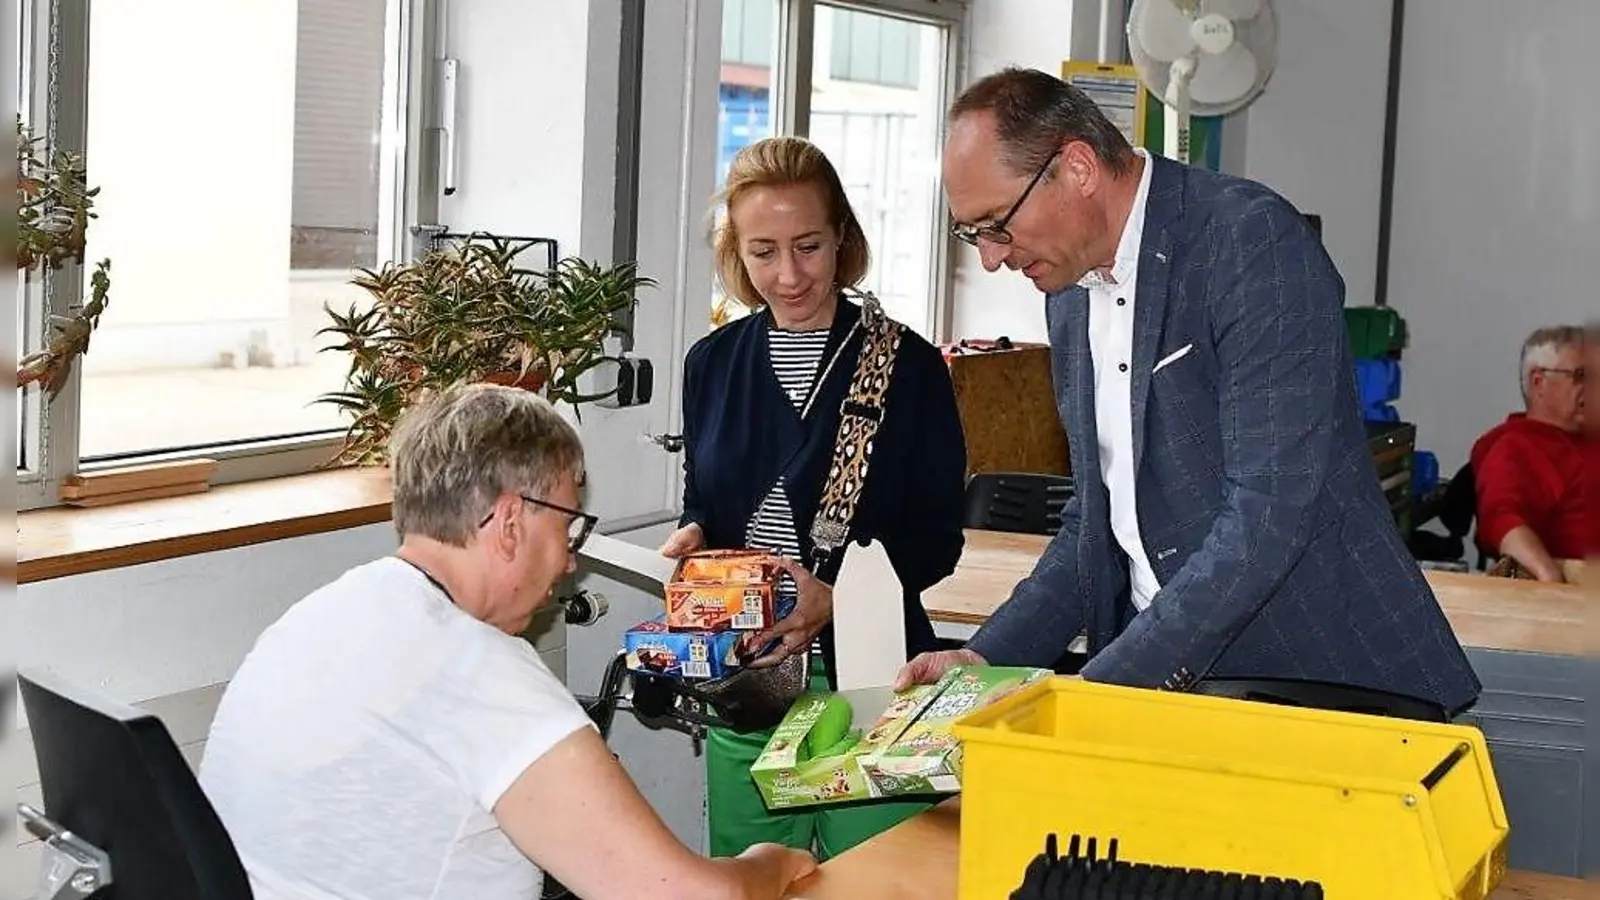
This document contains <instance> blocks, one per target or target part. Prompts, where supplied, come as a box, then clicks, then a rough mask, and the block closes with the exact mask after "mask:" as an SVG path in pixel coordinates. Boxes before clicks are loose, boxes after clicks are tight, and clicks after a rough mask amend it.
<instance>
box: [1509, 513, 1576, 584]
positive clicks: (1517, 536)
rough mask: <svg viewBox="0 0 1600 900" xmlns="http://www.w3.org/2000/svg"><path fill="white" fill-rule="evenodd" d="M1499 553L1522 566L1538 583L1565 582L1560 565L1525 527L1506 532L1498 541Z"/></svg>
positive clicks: (1541, 542)
mask: <svg viewBox="0 0 1600 900" xmlns="http://www.w3.org/2000/svg"><path fill="white" fill-rule="evenodd" d="M1500 553H1501V555H1503V556H1509V557H1511V558H1512V559H1514V560H1516V561H1517V562H1519V563H1521V564H1522V567H1523V568H1524V569H1527V570H1528V571H1529V572H1530V573H1532V575H1533V577H1534V578H1537V579H1538V580H1540V581H1566V580H1567V579H1566V574H1565V573H1564V572H1562V571H1561V564H1560V563H1559V562H1556V560H1555V559H1554V558H1553V557H1552V556H1551V555H1550V551H1548V550H1546V549H1545V547H1544V541H1541V540H1540V539H1539V535H1538V534H1537V533H1535V532H1534V530H1533V529H1532V528H1529V527H1528V526H1527V525H1518V526H1517V527H1515V528H1513V529H1511V530H1510V531H1508V532H1506V536H1505V537H1504V538H1503V539H1502V540H1501V541H1500Z"/></svg>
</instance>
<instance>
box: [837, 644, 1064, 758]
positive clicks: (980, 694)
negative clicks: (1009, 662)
mask: <svg viewBox="0 0 1600 900" xmlns="http://www.w3.org/2000/svg"><path fill="white" fill-rule="evenodd" d="M1050 674H1051V673H1050V672H1049V670H1047V669H1029V668H1020V667H1009V666H957V667H956V668H954V669H951V670H950V671H949V672H946V673H945V676H944V677H943V678H942V679H940V680H939V684H938V691H937V695H936V696H935V697H934V699H933V700H932V702H930V703H927V704H924V706H923V708H922V709H920V710H918V711H917V715H916V717H915V718H914V719H913V720H912V721H911V723H910V724H909V725H907V726H906V727H905V728H904V729H902V730H901V732H900V735H899V736H898V737H896V738H895V739H894V741H893V743H891V744H890V745H889V746H888V747H886V748H884V750H883V751H882V752H880V753H878V754H877V755H876V756H874V757H873V758H872V759H870V760H868V761H867V766H868V767H869V769H870V770H871V771H872V773H873V774H874V775H876V776H877V777H898V778H925V779H928V780H929V781H936V780H939V779H951V780H956V781H959V779H960V777H961V741H960V739H959V738H957V737H956V736H955V735H954V734H951V733H950V726H951V725H953V724H955V721H956V720H957V719H960V718H962V717H964V716H966V715H968V714H969V713H972V712H974V711H976V710H979V709H982V708H983V707H985V706H988V705H989V704H991V703H994V702H996V701H998V700H1000V699H1001V698H1002V697H1005V696H1007V695H1009V694H1012V693H1014V692H1015V691H1017V690H1019V689H1021V688H1023V687H1025V686H1026V685H1029V684H1032V683H1033V682H1035V681H1038V680H1039V679H1041V678H1044V677H1046V676H1048V675H1050Z"/></svg>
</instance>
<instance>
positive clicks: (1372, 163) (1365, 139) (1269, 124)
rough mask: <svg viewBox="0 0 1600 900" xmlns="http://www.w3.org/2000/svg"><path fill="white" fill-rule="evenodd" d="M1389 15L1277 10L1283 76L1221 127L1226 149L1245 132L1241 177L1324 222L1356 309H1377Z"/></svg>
mask: <svg viewBox="0 0 1600 900" xmlns="http://www.w3.org/2000/svg"><path fill="white" fill-rule="evenodd" d="M1390 8H1391V0H1365V2H1361V3H1324V2H1319V0H1274V3H1273V9H1274V11H1275V12H1276V13H1277V16H1278V66H1277V68H1276V69H1275V70H1274V72H1273V75H1272V80H1271V81H1269V82H1268V83H1267V87H1266V90H1264V91H1263V92H1262V94H1261V95H1260V96H1259V97H1257V98H1256V100H1255V101H1254V102H1253V103H1251V104H1250V106H1248V107H1247V108H1246V109H1245V110H1244V111H1243V112H1242V113H1238V114H1235V115H1233V116H1230V117H1228V118H1227V119H1225V120H1224V122H1223V126H1222V127H1223V143H1224V146H1225V147H1226V146H1228V144H1229V138H1231V137H1235V135H1232V134H1229V132H1235V133H1238V132H1243V136H1244V141H1243V143H1244V153H1243V168H1242V169H1234V171H1236V172H1238V173H1239V174H1242V175H1244V176H1245V177H1247V178H1253V179H1255V180H1256V181H1260V182H1262V183H1264V184H1266V185H1268V186H1269V187H1271V188H1273V189H1274V190H1276V191H1278V192H1279V193H1280V194H1283V195H1284V196H1285V197H1287V198H1288V199H1289V201H1290V202H1292V203H1294V204H1295V205H1296V206H1298V207H1299V208H1300V209H1301V210H1303V211H1305V212H1312V213H1318V214H1320V215H1321V216H1322V235H1323V244H1324V245H1325V246H1326V247H1327V248H1328V255H1329V256H1331V257H1333V261H1334V264H1335V265H1337V266H1338V267H1339V273H1340V274H1341V275H1343V276H1344V282H1345V303H1346V304H1347V305H1349V306H1370V305H1371V304H1372V303H1373V291H1374V289H1375V284H1376V280H1377V261H1378V210H1379V206H1380V201H1381V198H1382V189H1381V178H1382V174H1383V118H1384V99H1385V91H1386V90H1387V88H1388V81H1389V78H1388V60H1389V19H1390ZM1235 159H1237V157H1235Z"/></svg>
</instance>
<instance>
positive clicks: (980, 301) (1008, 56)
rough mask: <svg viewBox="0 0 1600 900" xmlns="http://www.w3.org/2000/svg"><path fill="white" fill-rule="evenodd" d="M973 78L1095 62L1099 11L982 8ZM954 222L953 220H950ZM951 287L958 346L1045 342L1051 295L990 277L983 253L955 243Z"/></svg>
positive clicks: (974, 26) (1034, 0)
mask: <svg viewBox="0 0 1600 900" xmlns="http://www.w3.org/2000/svg"><path fill="white" fill-rule="evenodd" d="M968 27H969V34H968V41H967V43H968V50H967V72H968V77H969V79H970V80H971V81H976V80H977V79H979V78H982V77H983V76H985V75H989V74H992V73H994V72H997V71H999V70H1000V69H1003V68H1005V67H1007V66H1022V67H1025V68H1032V69H1040V70H1042V71H1045V72H1050V73H1053V74H1060V72H1061V64H1062V63H1063V62H1064V61H1066V60H1068V59H1072V58H1079V59H1093V58H1094V54H1095V47H1096V45H1097V40H1098V35H1099V30H1098V29H1099V4H1098V3H1094V2H1085V0H1079V2H1072V0H1003V2H992V0H977V2H974V3H973V4H972V6H971V8H970V17H969V26H968ZM946 214H947V215H948V213H946ZM955 247H956V259H955V269H954V276H953V278H954V281H953V283H952V285H951V296H952V298H953V301H952V302H953V314H952V316H951V319H950V322H951V335H950V337H953V338H994V337H999V336H1001V335H1005V336H1007V337H1010V338H1012V339H1013V340H1022V341H1044V340H1046V338H1047V334H1046V332H1045V325H1044V295H1043V294H1041V293H1039V292H1038V291H1037V290H1036V289H1034V286H1033V283H1032V282H1030V281H1029V280H1028V279H1026V278H1024V277H1023V276H1022V274H1021V273H1019V272H1010V271H1007V270H1005V269H1002V270H1000V271H999V272H994V273H989V272H985V271H984V270H983V266H982V264H981V263H980V262H979V261H978V252H977V251H976V250H975V249H973V248H971V247H968V246H967V245H965V244H961V243H956V245H955Z"/></svg>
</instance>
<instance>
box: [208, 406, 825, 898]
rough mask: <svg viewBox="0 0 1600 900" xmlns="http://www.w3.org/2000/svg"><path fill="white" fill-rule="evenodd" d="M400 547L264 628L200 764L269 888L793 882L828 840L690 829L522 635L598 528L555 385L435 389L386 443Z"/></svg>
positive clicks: (528, 889)
mask: <svg viewBox="0 0 1600 900" xmlns="http://www.w3.org/2000/svg"><path fill="white" fill-rule="evenodd" d="M390 457H391V460H392V462H391V466H392V471H393V481H394V523H395V528H396V530H397V531H398V532H399V534H400V539H401V543H400V548H399V551H398V552H397V553H396V555H394V556H391V557H385V558H383V559H379V560H376V561H373V562H368V563H365V564H363V565H360V566H357V567H356V568H354V569H351V570H350V571H349V572H346V573H345V574H344V575H343V576H341V577H340V578H339V579H338V580H336V581H334V582H333V583H331V584H329V585H327V586H325V587H323V588H321V589H319V590H317V591H315V592H313V593H312V594H311V595H310V596H308V597H306V598H305V599H303V600H301V601H300V602H298V603H296V604H295V605H294V606H293V607H292V608H290V610H289V611H288V612H286V613H285V614H284V615H283V617H282V618H281V619H279V620H278V621H277V622H276V623H274V624H273V625H272V626H271V627H269V628H267V630H266V631H265V632H263V633H262V635H261V638H260V639H259V640H258V641H257V642H256V645H255V648H254V649H253V650H251V652H250V654H249V656H247V657H246V658H245V661H244V663H243V664H242V665H241V666H240V667H239V671H238V674H236V675H235V676H234V678H233V681H232V683H230V684H229V685H228V689H227V692H226V694H225V695H224V696H223V699H222V704H221V706H220V707H219V708H218V709H217V715H216V719H215V721H214V722H213V723H212V726H211V735H210V739H209V742H208V743H207V746H206V755H205V761H204V764H203V765H202V767H201V770H200V781H201V784H202V785H203V786H204V788H205V789H206V792H207V794H208V795H209V796H210V798H211V801H212V803H213V804H214V805H215V806H216V809H217V812H218V813H219V815H220V816H221V818H222V821H223V824H224V825H225V826H226V827H227V829H228V831H229V833H230V834H231V835H232V837H233V841H234V843H235V845H236V846H237V848H238V851H239V856H240V858H241V859H242V860H243V861H244V866H245V869H246V871H247V872H248V873H249V875H250V881H251V884H252V886H253V887H254V890H255V893H256V897H257V900H289V898H294V900H331V898H339V900H355V898H372V900H403V898H417V900H424V898H426V900H449V898H463V900H466V898H471V900H499V898H526V900H533V898H536V897H538V895H539V891H540V886H541V884H542V882H543V877H544V876H543V872H542V871H541V870H547V871H549V872H550V873H551V874H552V875H554V876H555V877H556V878H559V879H560V880H561V881H562V883H564V884H565V885H567V886H568V887H569V888H570V889H572V890H573V891H574V892H575V893H577V894H578V895H579V896H582V897H585V898H587V900H607V898H635V897H649V898H651V900H667V898H678V897H682V898H697V900H698V898H724V897H726V898H776V897H778V896H780V895H781V894H782V893H783V892H784V890H785V889H786V888H787V887H788V886H789V884H790V883H791V882H793V881H794V880H795V879H797V878H800V877H802V876H804V875H805V874H807V873H809V872H810V871H811V870H812V869H813V868H814V867H815V863H814V861H813V860H812V859H811V857H810V856H809V855H807V854H804V853H799V852H796V851H792V850H789V849H786V848H781V847H778V846H776V845H758V846H755V847H752V848H750V850H748V851H746V852H745V853H744V854H742V855H741V856H740V857H738V858H736V859H720V860H708V859H704V858H702V857H700V856H698V855H697V854H695V853H692V852H691V851H690V850H689V849H688V848H686V847H685V846H683V845H682V844H681V843H679V842H678V840H677V839H676V838H674V837H673V835H672V833H671V832H670V831H668V830H667V828H666V827H665V826H664V825H663V824H662V822H661V820H660V818H659V817H657V816H656V814H655V812H654V811H653V810H652V809H651V808H650V806H649V804H647V803H646V802H645V800H644V798H643V797H641V796H640V794H639V792H638V790H637V789H636V788H635V786H634V784H633V782H632V781H631V780H630V779H629V777H628V775H627V774H626V773H625V772H624V771H623V769H622V767H621V766H620V765H618V763H617V762H616V760H615V759H614V758H613V757H612V755H611V753H610V751H609V750H607V748H606V746H605V743H604V742H603V741H602V740H601V738H600V736H599V734H598V732H597V731H596V730H595V729H594V727H593V726H592V724H591V723H590V720H589V719H588V717H587V716H586V715H585V714H584V712H583V709H582V708H581V707H580V706H579V705H578V703H577V701H575V700H574V699H573V697H572V695H571V694H570V693H568V691H567V689H566V688H565V687H564V686H563V685H562V684H561V682H560V681H558V680H557V679H556V677H555V676H554V675H553V674H551V672H550V670H549V669H548V668H546V667H545V664H544V662H543V661H542V660H541V659H540V658H539V655H538V654H537V653H535V652H534V650H533V647H532V646H530V645H529V644H528V642H527V641H526V640H524V639H522V638H520V637H518V635H519V634H520V633H521V632H522V631H523V630H524V629H526V628H527V627H528V623H529V621H530V620H531V618H532V617H533V615H534V612H535V611H536V610H538V609H539V608H540V607H542V606H544V605H545V604H547V603H549V602H550V597H551V592H552V590H553V588H554V586H555V584H556V582H557V581H559V580H560V579H561V578H562V577H563V576H565V575H567V574H568V573H570V572H571V571H572V570H573V567H574V553H575V552H576V550H577V548H578V547H579V546H580V545H581V544H582V543H583V539H584V538H585V537H587V535H588V533H589V529H590V528H591V527H592V526H593V525H594V521H595V520H594V518H593V517H592V516H589V515H587V514H585V513H583V512H581V511H579V509H578V505H579V496H578V485H579V481H580V478H581V473H582V471H583V449H582V445H581V444H580V443H579V441H578V436H577V433H576V432H575V431H574V430H573V429H572V427H571V426H570V425H568V424H567V423H566V422H565V421H564V420H562V418H561V417H560V416H559V415H557V414H556V412H555V410H554V409H553V408H551V406H550V405H549V404H548V403H546V402H545V401H544V400H542V399H540V398H538V397H537V396H535V395H533V394H531V393H528V392H526V391H522V390H517V389H513V388H499V387H492V386H486V385H479V386H473V387H468V388H462V389H453V390H450V391H447V392H444V393H442V394H440V395H438V396H436V397H434V398H433V399H431V400H430V401H428V402H425V403H423V404H420V405H419V406H417V407H416V409H415V410H414V411H413V412H412V413H410V414H409V415H408V416H407V417H406V418H405V419H404V420H403V421H402V422H401V423H400V425H399V426H398V427H397V429H396V433H395V436H394V439H393V441H392V442H391V445H390Z"/></svg>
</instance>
